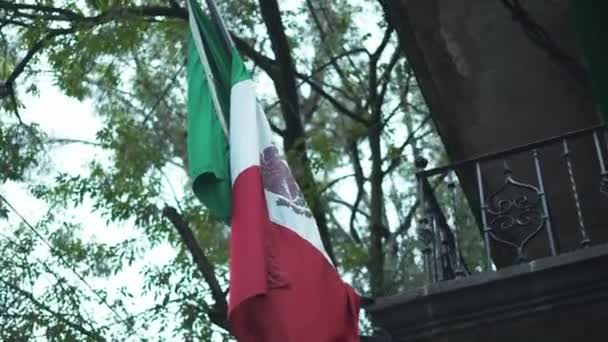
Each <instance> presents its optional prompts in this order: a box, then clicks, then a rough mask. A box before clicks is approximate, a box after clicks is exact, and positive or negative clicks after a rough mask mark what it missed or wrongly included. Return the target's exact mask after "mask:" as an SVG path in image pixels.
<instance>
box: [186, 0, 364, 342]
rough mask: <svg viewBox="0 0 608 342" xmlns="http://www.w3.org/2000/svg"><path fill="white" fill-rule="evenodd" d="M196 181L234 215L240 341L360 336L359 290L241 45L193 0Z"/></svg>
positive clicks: (217, 211) (191, 150)
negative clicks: (296, 171)
mask: <svg viewBox="0 0 608 342" xmlns="http://www.w3.org/2000/svg"><path fill="white" fill-rule="evenodd" d="M188 7H189V18H190V28H191V32H190V34H191V37H190V45H189V53H188V156H189V173H190V177H191V178H192V179H193V190H194V192H195V194H196V195H197V197H198V198H199V199H200V200H201V201H202V202H203V203H204V204H205V205H206V206H207V208H208V209H209V211H210V212H211V213H212V214H213V215H215V216H216V217H219V218H221V219H224V220H225V221H226V222H230V225H231V237H230V239H231V241H230V246H231V247H230V293H229V299H228V302H229V308H228V319H229V322H230V329H231V333H233V334H234V335H235V336H236V337H237V339H238V340H239V342H254V341H255V342H258V341H259V342H354V341H359V337H358V314H359V301H360V299H359V296H358V295H357V294H356V293H355V292H354V291H353V289H352V288H351V287H350V286H349V285H348V284H346V283H344V282H343V281H342V280H341V279H340V276H339V274H338V272H337V271H336V269H335V268H334V266H333V264H332V262H331V260H330V259H329V257H328V255H327V253H326V251H325V249H324V247H323V244H322V242H321V238H320V235H319V231H318V228H317V225H316V222H315V220H314V218H313V216H312V213H311V211H310V209H309V208H308V206H307V204H306V201H305V200H304V196H303V194H302V192H301V191H300V188H299V187H298V184H297V183H296V181H295V179H294V177H293V175H292V173H291V171H290V169H289V166H288V165H287V163H286V162H285V161H284V160H283V158H282V155H281V153H280V151H279V149H278V148H277V147H276V146H275V145H274V144H273V143H272V139H271V136H272V135H271V130H270V126H269V124H268V121H267V119H266V117H265V115H264V113H263V110H262V109H261V107H260V105H259V104H258V101H257V98H256V94H255V88H254V84H253V82H252V80H251V79H250V77H249V74H248V72H247V71H246V68H245V66H244V64H243V61H242V59H241V58H240V56H239V54H238V52H237V51H236V50H234V48H231V49H230V50H228V49H226V48H225V46H224V45H222V41H221V38H222V37H221V36H220V34H219V28H218V27H217V26H215V25H213V24H212V23H211V22H210V21H209V19H208V18H207V17H206V16H205V15H204V13H203V12H202V10H201V9H200V7H199V5H198V4H197V2H196V1H195V0H188Z"/></svg>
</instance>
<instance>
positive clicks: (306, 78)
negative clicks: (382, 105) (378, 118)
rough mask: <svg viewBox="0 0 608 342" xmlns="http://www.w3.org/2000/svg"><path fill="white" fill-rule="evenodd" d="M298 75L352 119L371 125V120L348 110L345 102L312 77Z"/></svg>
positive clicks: (340, 111)
mask: <svg viewBox="0 0 608 342" xmlns="http://www.w3.org/2000/svg"><path fill="white" fill-rule="evenodd" d="M297 76H298V77H299V78H300V79H302V80H304V82H306V83H308V84H309V85H310V87H311V88H312V89H313V90H314V91H316V92H318V93H319V94H321V96H323V98H325V99H326V100H327V101H329V103H331V105H332V106H333V107H334V108H336V110H338V112H339V113H341V114H344V115H346V116H347V117H349V118H350V119H352V120H354V121H357V122H359V123H361V124H364V125H366V126H367V125H369V121H367V120H366V119H364V118H363V117H361V116H359V115H357V114H355V113H353V112H352V111H350V110H348V108H346V107H345V106H344V105H343V104H341V103H340V102H339V101H338V100H336V99H335V98H334V97H333V96H331V95H330V94H328V93H327V92H326V91H325V90H324V89H323V87H322V86H320V85H319V84H317V83H316V82H315V81H313V80H312V79H311V78H310V77H308V76H306V75H303V74H300V73H298V74H297Z"/></svg>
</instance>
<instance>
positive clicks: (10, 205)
mask: <svg viewBox="0 0 608 342" xmlns="http://www.w3.org/2000/svg"><path fill="white" fill-rule="evenodd" d="M0 200H2V202H4V203H5V204H6V205H7V206H8V208H9V209H10V210H11V211H12V212H13V213H15V215H17V217H19V219H20V220H21V221H22V222H23V223H24V224H25V225H26V226H27V227H28V228H29V229H30V230H31V231H32V232H33V233H34V235H36V237H37V238H38V239H40V240H41V241H42V242H43V243H44V244H45V245H46V246H47V247H48V248H49V249H50V250H51V252H53V253H55V255H57V258H58V259H59V260H60V261H61V262H62V263H64V264H65V265H66V266H67V267H68V268H69V269H70V271H72V273H74V275H75V276H76V277H77V278H78V279H79V280H80V281H81V282H82V283H83V284H84V285H85V286H86V287H88V288H89V290H91V292H93V294H94V295H95V296H96V297H97V298H98V299H99V301H100V302H101V303H102V304H104V305H105V306H106V307H107V308H108V309H110V311H111V312H112V313H113V314H114V315H115V316H116V317H117V318H118V319H119V320H120V321H121V322H123V323H124V324H125V325H126V326H127V327H128V328H129V330H130V331H131V332H133V333H137V332H136V331H135V330H134V329H133V325H132V324H130V323H129V322H128V321H127V320H126V319H125V318H123V317H122V315H121V314H119V313H118V311H116V309H114V308H113V307H112V306H111V305H110V304H109V303H108V301H107V300H106V299H105V298H104V297H103V296H101V295H100V294H99V293H97V291H96V290H95V288H94V287H93V286H91V284H89V282H88V281H87V280H86V279H85V278H84V277H83V276H82V275H81V274H80V273H78V271H76V268H75V267H74V266H73V265H71V264H70V262H69V261H67V260H66V259H65V257H64V256H63V255H62V254H61V253H60V252H59V251H58V250H57V249H56V248H55V247H53V245H51V243H50V242H48V241H47V240H46V238H45V237H44V236H43V235H42V234H41V233H40V232H39V231H38V230H37V229H36V228H34V226H33V225H32V224H30V223H29V221H28V220H26V219H25V217H23V216H22V215H21V214H20V213H19V211H17V209H16V208H15V207H14V206H13V205H12V204H11V203H10V202H9V201H8V200H7V199H6V197H4V196H3V195H2V194H0Z"/></svg>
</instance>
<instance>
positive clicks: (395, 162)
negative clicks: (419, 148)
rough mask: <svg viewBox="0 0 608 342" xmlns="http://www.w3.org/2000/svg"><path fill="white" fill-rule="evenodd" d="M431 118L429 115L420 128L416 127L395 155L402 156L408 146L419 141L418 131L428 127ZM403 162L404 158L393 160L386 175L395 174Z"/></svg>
mask: <svg viewBox="0 0 608 342" xmlns="http://www.w3.org/2000/svg"><path fill="white" fill-rule="evenodd" d="M430 118H431V116H430V115H427V116H426V117H425V118H424V119H423V120H422V122H421V123H420V125H419V126H418V127H416V129H415V130H414V131H413V132H411V133H410V134H409V135H408V136H407V139H405V141H404V142H403V144H401V146H399V148H398V149H397V153H395V154H396V155H398V156H401V155H402V154H403V150H405V147H406V146H407V145H409V144H410V143H412V142H413V141H414V140H415V139H418V137H416V134H417V133H418V131H420V130H421V129H422V128H423V127H424V126H426V123H427V122H428V121H429V120H430ZM402 161H403V159H402V158H400V157H399V158H393V159H392V160H391V163H390V164H389V166H388V167H387V168H386V170H385V171H384V174H385V175H387V174H389V173H391V172H393V170H394V169H395V168H396V167H397V166H399V165H400V164H401V162H402Z"/></svg>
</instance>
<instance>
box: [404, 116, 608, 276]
mask: <svg viewBox="0 0 608 342" xmlns="http://www.w3.org/2000/svg"><path fill="white" fill-rule="evenodd" d="M607 141H608V135H607V132H606V127H605V126H603V125H602V126H596V127H591V128H588V129H583V130H579V131H575V132H571V133H568V134H564V135H561V136H557V137H553V138H550V139H546V140H542V141H538V142H534V143H531V144H527V145H524V146H519V147H516V148H513V149H509V150H506V151H502V152H499V153H493V154H489V155H484V156H481V157H479V158H475V159H472V160H466V161H462V162H458V163H454V164H451V165H448V166H445V167H439V168H435V169H430V170H425V168H426V164H427V162H426V160H424V159H419V160H417V167H418V168H419V172H418V173H417V174H416V176H417V181H418V191H419V197H420V203H421V204H422V205H421V206H420V209H419V226H418V238H419V239H420V241H421V242H422V243H423V245H424V248H423V250H422V257H423V262H424V265H425V272H426V274H427V275H428V281H429V282H431V283H433V282H438V281H443V280H449V279H453V278H457V277H464V276H467V275H470V274H471V273H474V272H483V271H488V270H492V269H494V268H495V267H496V266H495V264H496V263H495V261H496V260H497V259H496V258H497V256H500V253H499V251H503V252H504V251H505V250H506V251H507V252H505V253H506V254H505V253H503V254H505V255H507V254H508V255H513V256H514V258H513V259H512V261H510V262H507V263H506V265H505V262H504V259H505V258H504V257H503V262H502V265H501V267H502V266H508V265H512V264H517V263H522V262H526V261H529V260H532V259H535V258H538V257H543V256H553V255H557V254H559V253H562V252H564V251H566V250H568V248H563V246H560V243H559V240H560V236H559V235H560V233H559V232H558V231H557V230H556V229H555V226H556V220H557V219H559V218H560V217H566V216H564V215H571V218H572V222H576V224H573V225H569V224H563V225H561V226H560V225H559V222H557V223H558V226H560V227H561V230H560V231H561V232H564V231H565V232H567V233H568V234H570V236H571V235H572V234H573V233H576V234H577V236H578V239H579V240H578V241H579V245H578V246H577V247H576V248H584V247H587V246H589V245H590V244H591V243H592V237H591V236H590V234H589V232H588V229H587V226H586V223H585V222H586V219H587V217H585V214H584V213H585V210H583V202H584V201H582V200H581V199H582V198H585V196H597V198H599V201H605V202H604V204H603V206H604V207H605V208H606V209H608V196H605V195H608V171H607V169H608V167H607V163H606V160H607V159H606V155H607V153H606V152H607V145H606V142H607ZM575 145H576V150H577V153H578V154H577V156H576V157H577V158H575V157H574V152H573V148H572V147H573V146H575ZM581 151H582V152H581ZM575 161H576V162H575ZM514 169H517V172H515V171H514ZM579 172H580V173H579ZM547 175H549V177H547ZM581 179H582V180H583V181H584V183H585V187H584V189H585V190H586V191H587V190H590V191H587V192H586V193H583V192H582V191H581V189H582V187H580V186H579V183H583V182H581ZM548 181H549V182H551V183H550V184H549V183H548ZM590 182H591V183H593V184H595V185H596V186H593V187H589V186H588V185H589V184H590ZM555 183H558V184H555ZM547 185H550V186H549V188H551V190H550V191H549V190H548V186H547ZM551 192H552V193H551ZM590 193H591V194H590ZM587 202H589V203H592V204H593V205H596V204H597V202H598V200H596V197H593V200H588V201H587ZM462 208H466V210H464V209H462ZM463 210H464V211H467V212H466V213H465V212H463ZM552 210H556V211H559V212H557V214H556V213H552ZM607 211H608V210H607ZM568 213H569V214H568ZM591 213H592V214H593V215H595V214H600V212H596V211H591ZM587 214H589V210H587ZM602 214H604V213H602ZM463 217H465V218H467V219H466V222H462V221H464V220H463ZM596 221H597V220H596ZM607 222H608V221H607ZM573 226H576V227H573ZM568 229H570V230H568ZM572 229H575V230H576V231H573V230H572ZM604 229H607V230H608V226H606V227H604ZM463 231H466V232H467V234H468V235H467V236H468V237H470V236H471V234H474V235H475V237H476V238H477V239H478V241H479V248H480V249H483V253H480V255H483V257H482V258H483V262H479V261H480V260H473V261H474V262H471V256H467V255H465V254H466V248H463V246H462V243H463V241H462V239H463V236H464V235H463ZM541 237H542V238H541ZM533 240H534V241H535V242H534V245H535V247H534V248H536V249H535V250H534V252H535V253H530V251H529V249H530V247H529V246H530V245H531V244H532V241H533ZM599 242H608V241H593V243H599ZM541 245H544V247H542V246H541ZM470 246H471V243H469V246H468V247H470ZM539 246H541V247H542V248H545V249H546V250H545V253H544V254H543V252H538V250H539V248H541V247H539ZM468 249H470V248H468ZM570 249H571V248H570ZM509 253H510V254H509ZM528 254H534V255H532V256H530V255H528ZM471 264H476V265H477V266H475V265H473V266H472V265H471Z"/></svg>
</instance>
